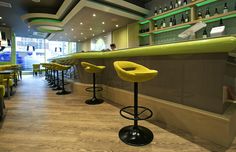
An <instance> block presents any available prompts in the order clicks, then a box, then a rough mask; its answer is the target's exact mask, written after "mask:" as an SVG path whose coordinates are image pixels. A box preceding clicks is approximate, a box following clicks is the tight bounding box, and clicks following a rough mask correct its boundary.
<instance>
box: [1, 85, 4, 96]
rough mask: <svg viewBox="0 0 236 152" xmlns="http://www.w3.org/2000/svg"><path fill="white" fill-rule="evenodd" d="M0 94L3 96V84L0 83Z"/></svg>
mask: <svg viewBox="0 0 236 152" xmlns="http://www.w3.org/2000/svg"><path fill="white" fill-rule="evenodd" d="M0 95H1V96H2V97H4V96H5V86H4V85H0Z"/></svg>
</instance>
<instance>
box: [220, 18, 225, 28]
mask: <svg viewBox="0 0 236 152" xmlns="http://www.w3.org/2000/svg"><path fill="white" fill-rule="evenodd" d="M219 25H220V26H224V23H223V19H222V18H221V19H220V24H219Z"/></svg>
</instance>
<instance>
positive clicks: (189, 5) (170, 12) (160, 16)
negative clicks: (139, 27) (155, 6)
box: [139, 0, 205, 24]
mask: <svg viewBox="0 0 236 152" xmlns="http://www.w3.org/2000/svg"><path fill="white" fill-rule="evenodd" d="M204 1H205V0H196V1H194V2H191V3H189V4H187V5H185V6H181V7H178V8H175V9H172V10H169V11H167V12H164V13H161V14H158V15H156V16H151V17H149V18H146V19H145V20H143V21H140V22H139V24H146V23H149V22H150V20H157V19H161V18H165V17H168V16H171V15H176V14H179V13H182V12H184V11H187V10H190V9H191V8H190V7H191V6H194V5H196V4H198V3H201V2H204ZM186 8H188V9H186ZM156 18H157V19H156ZM148 21H149V22H148Z"/></svg>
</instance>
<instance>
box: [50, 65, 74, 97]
mask: <svg viewBox="0 0 236 152" xmlns="http://www.w3.org/2000/svg"><path fill="white" fill-rule="evenodd" d="M53 64H54V66H55V67H56V69H57V70H59V71H61V83H62V89H61V91H59V92H57V95H66V94H70V93H71V92H69V91H66V90H65V83H64V71H66V70H68V69H70V66H67V65H62V64H58V63H53ZM58 77H59V76H58Z"/></svg>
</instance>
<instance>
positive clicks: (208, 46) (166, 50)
mask: <svg viewBox="0 0 236 152" xmlns="http://www.w3.org/2000/svg"><path fill="white" fill-rule="evenodd" d="M233 51H236V37H233V36H230V37H221V38H213V39H205V40H197V41H188V42H180V43H172V44H163V45H154V46H145V47H139V48H130V49H123V50H116V51H108V52H83V53H74V54H68V55H65V56H60V57H57V58H53V59H51V60H52V61H57V60H67V59H88V58H119V57H140V56H158V55H179V54H201V53H223V52H225V53H227V52H233Z"/></svg>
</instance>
